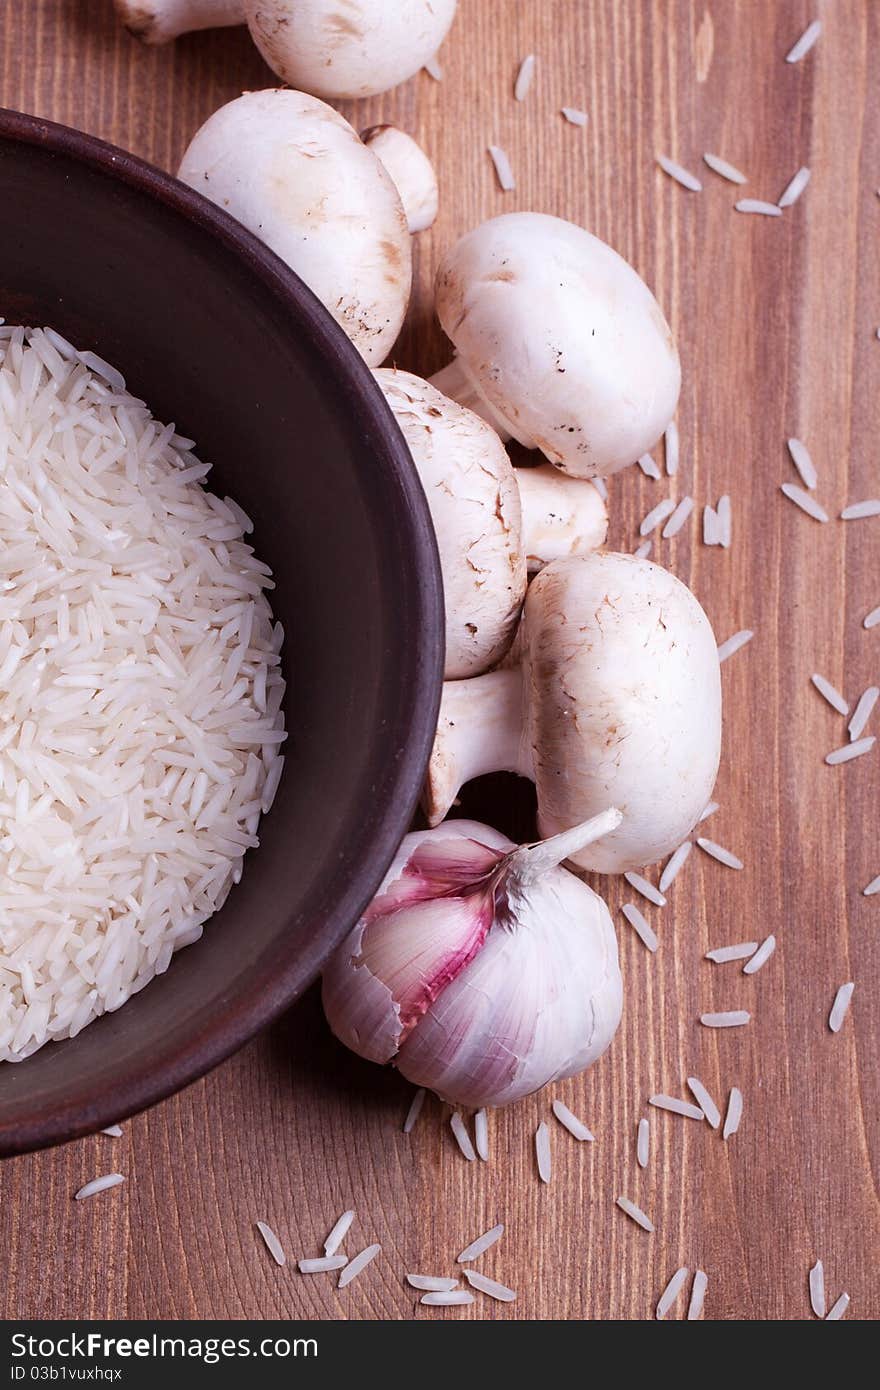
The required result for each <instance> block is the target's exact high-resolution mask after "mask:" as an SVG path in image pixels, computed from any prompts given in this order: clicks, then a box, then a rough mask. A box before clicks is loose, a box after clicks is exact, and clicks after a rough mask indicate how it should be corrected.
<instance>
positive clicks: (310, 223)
mask: <svg viewBox="0 0 880 1390" xmlns="http://www.w3.org/2000/svg"><path fill="white" fill-rule="evenodd" d="M178 177H179V178H181V179H183V181H184V183H188V184H189V185H190V186H191V187H192V188H195V189H197V190H198V191H199V192H200V193H203V194H204V195H205V196H206V197H208V198H210V199H211V200H212V202H215V203H217V204H218V205H219V206H220V207H222V208H225V209H226V211H227V212H230V213H231V214H232V216H233V217H237V218H238V220H239V222H242V223H243V224H244V226H245V227H247V228H248V229H249V230H250V231H252V232H254V233H255V235H256V236H258V237H260V238H261V239H262V240H263V241H265V242H266V244H267V245H268V246H270V247H271V248H272V250H273V251H275V252H277V254H278V255H279V256H281V257H282V259H283V260H285V261H287V263H288V265H290V266H292V267H293V269H294V270H295V271H296V272H297V274H298V275H300V276H301V277H302V279H303V280H305V282H306V284H307V285H309V286H310V287H311V289H312V290H314V292H315V294H316V295H317V296H318V298H319V299H320V300H321V301H322V303H323V304H325V305H326V307H327V308H328V309H329V311H330V313H331V314H332V315H333V317H334V318H335V319H336V321H337V323H339V324H340V325H341V326H342V328H344V329H345V331H346V333H347V334H348V336H349V338H351V340H352V342H353V343H354V345H355V347H357V348H358V349H359V351H360V352H361V354H362V355H363V356H364V357H365V358H366V360H367V362H369V363H370V364H371V365H372V366H375V365H377V364H378V363H379V362H381V361H382V359H383V358H384V357H386V356H387V354H388V352H389V350H390V348H391V346H392V344H393V342H394V340H395V338H396V337H397V335H398V333H399V331H400V327H401V324H402V323H403V318H404V314H405V313H406V307H407V303H408V302H409V292H410V285H411V281H412V248H411V241H410V235H409V230H408V228H407V223H406V216H405V214H404V211H403V205H402V203H401V201H400V196H399V194H398V192H397V189H396V188H395V187H394V184H393V182H392V180H391V178H390V176H389V175H388V173H387V172H386V171H385V168H384V166H383V165H382V163H381V162H380V160H378V159H377V158H376V156H375V155H374V154H373V153H372V152H371V151H370V150H369V149H367V147H366V145H364V144H363V143H362V142H361V140H360V139H359V137H358V135H357V133H356V131H354V130H353V129H352V127H351V126H350V125H349V124H348V121H346V120H345V119H344V118H343V117H342V116H340V115H339V113H338V112H337V111H334V110H333V109H332V107H330V106H327V105H326V104H325V103H324V102H323V101H319V100H318V99H317V98H316V97H311V96H306V95H305V94H304V93H302V92H292V91H286V90H280V89H279V90H271V91H265V92H246V93H245V95H244V96H241V97H238V98H237V99H236V100H235V101H230V102H229V103H228V104H227V105H226V106H221V108H220V110H219V111H216V112H215V113H214V115H213V116H211V117H210V118H209V119H208V120H207V121H206V122H205V124H204V125H203V126H202V128H201V130H199V131H197V132H196V134H195V136H194V137H193V139H192V141H191V143H190V145H189V148H188V149H187V151H186V153H185V154H184V156H183V160H182V162H181V165H180V169H179V171H178Z"/></svg>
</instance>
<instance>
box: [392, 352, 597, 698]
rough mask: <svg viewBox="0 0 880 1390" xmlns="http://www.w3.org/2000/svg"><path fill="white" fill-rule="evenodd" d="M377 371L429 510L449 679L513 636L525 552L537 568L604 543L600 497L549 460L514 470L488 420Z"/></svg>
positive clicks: (474, 671) (496, 653) (407, 378)
mask: <svg viewBox="0 0 880 1390" xmlns="http://www.w3.org/2000/svg"><path fill="white" fill-rule="evenodd" d="M375 376H376V380H377V381H378V382H379V385H380V386H381V388H382V390H383V392H384V393H385V399H386V400H387V401H388V404H389V405H390V407H391V409H392V411H393V412H394V416H395V419H396V420H397V423H398V425H399V426H400V428H401V430H402V431H403V435H404V438H405V439H406V442H407V444H408V445H409V449H410V453H411V454H412V457H413V462H414V463H415V466H416V469H417V470H418V474H419V477H420V479H421V482H422V486H423V488H424V489H425V495H426V497H427V500H428V506H429V507H430V509H431V517H432V519H433V522H434V530H435V532H436V535H437V545H438V548H439V551H440V566H441V569H442V572H443V589H444V593H445V599H446V669H445V675H446V679H447V680H460V679H462V678H464V677H467V676H476V675H479V674H480V673H481V672H483V671H488V670H489V668H490V667H491V666H494V665H495V663H496V662H498V661H500V660H501V658H502V657H503V656H504V654H505V653H506V652H507V650H508V648H509V647H510V644H511V642H512V641H513V637H514V634H515V631H516V627H517V623H518V622H519V614H520V610H521V608H522V603H523V599H524V597H525V592H526V559H527V557H528V565H529V568H532V569H535V568H538V567H540V564H541V563H542V559H544V560H546V559H552V558H554V556H555V555H558V554H571V553H572V552H573V550H574V549H575V548H577V549H579V550H586V549H593V548H595V547H596V546H599V545H601V544H602V542H603V541H604V539H605V531H606V527H607V518H606V513H605V504H604V503H603V501H602V499H601V497H600V496H599V494H598V493H597V492H596V489H595V488H594V487H593V485H592V483H587V482H581V481H580V480H578V479H575V478H565V477H563V475H562V474H561V473H558V472H557V471H556V470H555V469H553V468H551V467H550V466H549V465H547V466H546V467H544V468H520V469H514V468H513V466H512V464H511V462H510V459H509V458H508V455H507V451H506V450H505V448H504V445H503V444H502V443H501V440H500V439H499V438H498V435H497V434H496V433H495V431H494V430H493V429H492V428H491V426H490V425H487V424H486V422H485V420H482V419H480V417H479V416H478V415H475V414H474V413H473V411H471V410H467V409H465V407H464V406H460V405H457V404H456V403H455V401H450V400H449V399H448V398H447V397H446V396H444V395H442V394H441V393H440V392H439V391H437V390H435V388H434V387H433V386H431V385H430V384H429V383H428V382H427V381H423V380H422V378H421V377H418V376H414V375H413V374H412V373H411V372H402V371H397V370H394V369H391V368H380V369H379V370H378V371H377V372H376V373H375ZM547 474H549V475H550V476H549V477H548V476H546V475H547ZM533 475H534V476H533ZM537 475H543V476H540V477H539V476H537ZM517 484H519V487H518V486H517ZM520 493H522V497H523V503H524V505H522V506H521V504H520Z"/></svg>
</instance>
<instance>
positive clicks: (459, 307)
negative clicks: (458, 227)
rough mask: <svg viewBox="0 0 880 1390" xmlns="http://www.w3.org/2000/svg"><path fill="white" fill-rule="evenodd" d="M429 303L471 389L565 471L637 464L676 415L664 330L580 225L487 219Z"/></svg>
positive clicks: (647, 295)
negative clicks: (637, 460) (449, 340)
mask: <svg viewBox="0 0 880 1390" xmlns="http://www.w3.org/2000/svg"><path fill="white" fill-rule="evenodd" d="M436 302H437V315H438V317H439V319H440V322H441V324H442V325H443V328H444V330H445V332H446V334H447V335H448V337H449V338H451V339H452V342H453V343H454V344H455V347H456V349H457V351H458V353H459V357H460V361H461V365H462V367H463V368H464V370H465V372H466V373H467V375H468V376H469V377H470V379H471V382H472V384H473V385H474V387H475V388H476V389H477V390H478V391H479V393H480V394H481V395H482V397H483V398H484V399H485V400H486V401H487V402H488V404H489V406H490V407H491V408H492V410H493V411H494V412H495V413H496V415H497V416H499V417H500V419H501V420H502V421H503V423H504V425H505V426H506V428H507V430H508V431H509V432H510V433H511V434H512V435H513V436H514V438H515V439H518V440H519V441H520V443H521V444H524V445H526V447H527V448H532V449H541V450H542V451H543V453H544V454H545V455H546V456H547V458H548V459H549V460H550V462H551V463H554V464H556V466H557V467H558V468H561V469H563V471H565V472H567V473H572V474H574V475H575V476H576V477H580V478H592V477H596V476H602V475H606V474H609V473H614V472H616V471H617V470H618V469H620V468H624V467H626V466H627V465H628V464H630V463H634V462H635V460H636V459H637V458H639V457H641V455H642V454H644V453H646V452H647V450H648V449H650V448H651V447H652V445H653V444H655V443H656V441H657V440H658V439H659V437H660V435H661V434H662V433H663V431H664V429H665V428H666V426H667V424H668V423H669V421H670V420H671V419H672V416H673V414H674V412H675V407H676V404H677V401H678V392H679V387H680V384H681V369H680V366H679V361H678V352H677V350H676V347H675V343H674V341H673V337H672V333H671V331H670V328H669V325H668V324H667V322H666V320H665V318H664V317H663V314H662V313H661V311H660V307H659V305H658V304H657V301H656V300H655V298H654V296H653V295H652V294H651V291H650V290H649V289H648V287H647V285H646V284H645V282H644V281H643V280H642V279H641V277H640V276H639V275H637V273H636V272H635V270H633V268H632V266H631V265H629V264H628V263H627V262H626V261H625V260H624V259H623V258H622V257H621V256H619V255H618V254H617V252H616V251H613V250H612V249H611V247H610V246H606V244H605V243H604V242H603V241H600V240H599V239H598V237H594V236H592V235H591V234H590V233H589V232H587V231H585V230H584V228H583V227H577V226H575V225H574V224H573V223H571V222H565V221H563V220H562V219H561V218H558V217H548V216H545V215H544V214H543V213H536V212H512V213H506V214H504V215H503V216H501V217H494V218H492V219H491V220H490V221H488V222H484V223H483V224H482V225H481V226H479V227H476V228H475V229H474V230H473V231H472V232H468V233H467V234H466V235H465V236H463V237H462V238H461V240H460V241H459V242H458V243H457V244H456V245H455V246H454V247H453V248H452V250H451V251H450V252H449V254H448V255H447V256H446V258H445V260H444V261H443V263H442V264H441V266H440V269H439V271H438V273H437V283H436Z"/></svg>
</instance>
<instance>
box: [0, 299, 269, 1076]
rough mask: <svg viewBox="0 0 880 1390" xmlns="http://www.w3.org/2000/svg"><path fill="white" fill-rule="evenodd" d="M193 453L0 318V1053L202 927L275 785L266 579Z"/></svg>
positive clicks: (142, 975)
mask: <svg viewBox="0 0 880 1390" xmlns="http://www.w3.org/2000/svg"><path fill="white" fill-rule="evenodd" d="M0 325H2V320H0ZM192 447H193V446H192V442H191V441H189V440H184V439H181V438H179V437H178V436H177V435H176V434H175V433H174V426H173V425H166V426H164V427H163V426H162V425H160V424H159V423H158V422H157V421H155V420H154V419H153V418H152V416H151V415H150V412H149V410H148V409H147V407H146V406H145V405H144V403H143V402H142V401H139V400H136V399H135V398H134V397H132V396H130V395H129V394H128V393H127V392H126V390H125V383H124V381H123V380H122V378H121V377H120V376H119V374H118V373H117V372H116V371H115V370H114V369H113V368H111V367H109V366H108V365H107V364H106V363H103V362H102V361H101V359H100V358H96V357H94V356H93V355H92V354H90V353H83V354H82V355H80V354H78V353H77V352H76V351H75V349H74V348H73V347H72V346H71V345H70V344H69V343H67V342H66V341H65V340H64V339H63V338H61V337H59V335H57V334H55V333H53V332H52V330H51V329H45V330H43V329H36V330H30V329H23V328H8V327H3V326H0V1060H5V1061H20V1060H21V1059H22V1058H24V1057H27V1056H29V1055H30V1054H31V1053H33V1052H35V1051H36V1050H37V1048H39V1047H41V1046H42V1045H43V1044H44V1043H45V1042H48V1041H49V1040H51V1039H55V1038H68V1037H74V1036H75V1035H76V1034H77V1033H78V1032H79V1031H80V1029H82V1028H83V1027H84V1026H85V1025H86V1024H87V1023H90V1022H91V1021H92V1020H93V1019H95V1018H97V1017H98V1016H99V1015H100V1014H103V1013H105V1012H108V1011H110V1010H113V1009H118V1008H119V1007H120V1005H122V1004H124V1003H125V1001H126V1000H127V999H128V998H130V996H131V995H132V994H134V993H136V991H138V990H140V989H143V987H144V985H146V984H148V983H149V981H150V980H151V979H152V978H153V977H154V976H155V975H158V974H161V973H162V972H163V971H164V970H166V969H167V967H168V964H169V961H170V960H171V957H172V955H173V953H174V952H175V951H176V950H179V949H180V947H182V946H187V945H189V944H190V943H191V942H193V941H196V940H197V939H198V937H199V936H200V935H201V933H202V927H203V924H204V923H205V921H206V920H207V919H208V918H209V917H210V916H211V915H212V913H214V912H216V911H217V909H218V908H219V907H220V906H221V904H222V903H223V901H224V900H225V898H226V896H227V894H228V892H229V890H230V887H231V886H232V884H233V883H235V882H237V881H238V880H239V878H240V877H241V871H242V861H243V857H244V854H245V851H246V850H248V849H250V848H253V847H255V846H256V845H257V843H258V839H257V828H258V825H259V820H260V815H261V814H262V813H264V812H265V811H267V810H268V809H269V806H270V805H271V802H272V799H273V797H274V795H275V791H276V789H277V786H278V781H279V779H280V776H281V769H282V766H283V761H284V760H283V758H282V757H281V751H280V750H281V744H282V743H283V741H284V738H285V734H284V717H283V713H282V709H281V703H282V699H283V695H284V681H283V679H282V676H281V669H280V649H281V642H282V632H281V628H280V625H279V624H277V623H273V620H272V612H271V609H270V607H269V603H268V601H267V598H266V590H268V589H271V588H272V587H273V584H272V580H271V574H270V571H269V568H268V566H266V565H264V564H262V563H261V562H260V561H259V560H258V559H257V558H256V557H255V556H254V553H253V550H252V548H251V546H249V545H248V544H247V543H246V541H245V539H244V536H245V533H246V532H247V531H249V530H250V522H249V520H248V518H247V517H246V515H245V514H244V512H243V511H242V510H241V508H240V507H238V506H237V505H236V504H235V503H234V502H231V501H230V500H229V499H226V500H225V501H221V500H220V499H219V498H217V497H214V496H212V494H211V493H210V492H208V491H207V490H206V488H205V487H204V486H203V482H204V479H205V477H206V475H207V473H208V471H209V465H207V464H203V463H200V462H199V461H198V460H197V459H196V458H195V457H194V455H193V453H192V452H191V450H192Z"/></svg>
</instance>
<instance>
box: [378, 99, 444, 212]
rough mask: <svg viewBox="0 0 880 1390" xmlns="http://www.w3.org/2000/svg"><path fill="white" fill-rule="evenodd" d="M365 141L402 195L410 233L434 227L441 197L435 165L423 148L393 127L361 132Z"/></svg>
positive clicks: (403, 132) (379, 127)
mask: <svg viewBox="0 0 880 1390" xmlns="http://www.w3.org/2000/svg"><path fill="white" fill-rule="evenodd" d="M361 139H362V140H363V142H364V144H365V145H366V146H367V148H368V149H370V150H372V151H373V154H374V155H375V156H376V158H377V159H379V160H381V162H382V164H383V165H384V166H385V169H386V170H387V172H388V174H389V176H390V178H391V182H392V183H393V184H394V186H395V188H396V189H397V191H398V193H399V194H400V201H401V202H402V203H403V210H404V212H405V213H406V220H407V224H408V226H409V229H410V231H411V232H412V233H413V234H415V233H416V232H424V231H426V230H427V228H428V227H431V226H433V225H434V222H435V220H436V217H437V208H438V206H439V196H440V195H439V190H438V188H437V175H436V174H435V173H434V166H433V164H432V163H431V161H430V159H429V158H428V156H427V155H426V154H425V151H424V150H423V149H422V147H421V145H419V144H417V143H416V141H415V140H414V139H413V138H412V136H411V135H407V134H406V132H405V131H403V130H398V129H397V127H396V126H393V125H374V126H370V129H369V130H362V131H361Z"/></svg>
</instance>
